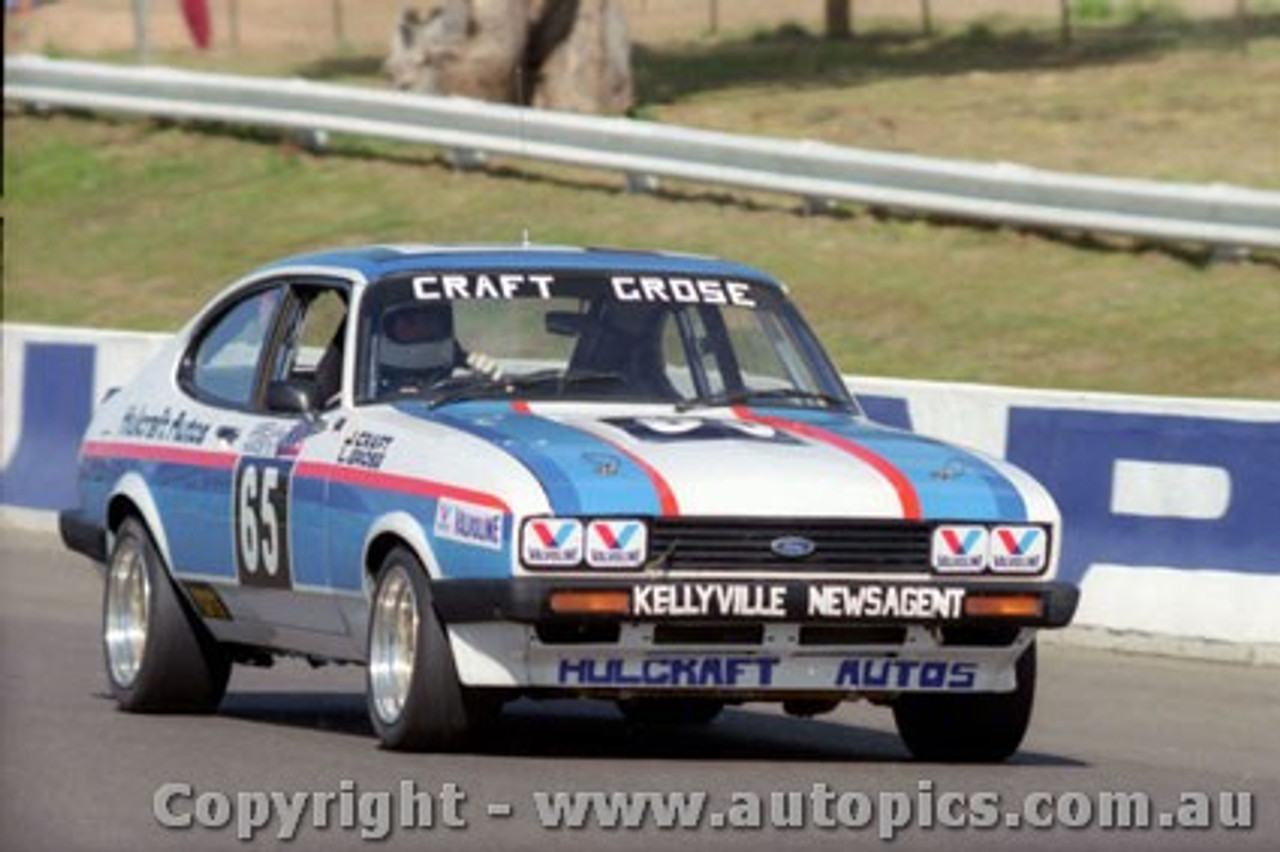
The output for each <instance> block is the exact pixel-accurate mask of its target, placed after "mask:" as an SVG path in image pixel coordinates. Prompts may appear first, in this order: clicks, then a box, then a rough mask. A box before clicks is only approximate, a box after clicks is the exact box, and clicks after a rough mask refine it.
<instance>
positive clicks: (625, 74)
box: [385, 0, 634, 114]
mask: <svg viewBox="0 0 1280 852" xmlns="http://www.w3.org/2000/svg"><path fill="white" fill-rule="evenodd" d="M385 68H386V71H387V74H388V75H389V76H390V78H391V83H392V85H393V86H395V87H396V88H399V89H405V90H409V91H416V92H426V93H429V94H440V95H460V96H463V97H471V98H479V99H482V100H487V101H497V102H501V103H522V104H529V105H533V106H537V107H541V108H544V109H554V110H570V111H574V112H591V113H607V114H619V113H624V112H626V111H627V110H628V109H629V108H630V107H631V105H632V103H633V99H634V95H633V89H632V80H631V45H630V39H629V37H628V34H627V22H626V15H625V14H624V12H623V8H622V2H621V0H443V2H441V3H439V4H438V5H436V6H435V7H434V8H432V9H431V10H429V11H427V12H425V13H424V12H420V11H418V10H417V9H406V10H405V11H404V12H403V13H402V15H401V18H400V21H399V22H398V24H397V26H396V30H395V32H394V33H393V34H392V38H391V54H390V56H389V57H388V58H387V61H386V63H385Z"/></svg>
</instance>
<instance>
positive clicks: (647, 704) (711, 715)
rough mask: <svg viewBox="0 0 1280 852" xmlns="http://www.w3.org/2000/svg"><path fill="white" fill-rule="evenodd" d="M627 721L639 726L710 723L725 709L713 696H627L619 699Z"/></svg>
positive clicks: (721, 702)
mask: <svg viewBox="0 0 1280 852" xmlns="http://www.w3.org/2000/svg"><path fill="white" fill-rule="evenodd" d="M618 709H619V710H621V711H622V715H623V716H626V717H627V721H629V722H635V723H637V724H641V725H709V724H711V723H712V722H714V721H715V720H716V718H717V717H718V716H719V715H720V711H722V710H724V702H723V701H716V700H715V699H714V698H627V699H624V700H622V701H619V702H618Z"/></svg>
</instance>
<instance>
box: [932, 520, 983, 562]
mask: <svg viewBox="0 0 1280 852" xmlns="http://www.w3.org/2000/svg"><path fill="white" fill-rule="evenodd" d="M990 537H991V536H990V534H989V533H988V532H987V528H986V527H966V526H956V525H950V524H949V525H947V526H943V527H938V528H937V529H935V530H934V531H933V547H932V548H931V550H932V563H933V570H935V571H937V572H938V573H939V574H981V573H982V571H983V569H984V568H986V567H987V557H988V554H989V548H988V541H989V540H990Z"/></svg>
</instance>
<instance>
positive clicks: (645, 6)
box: [5, 0, 1236, 55]
mask: <svg viewBox="0 0 1280 852" xmlns="http://www.w3.org/2000/svg"><path fill="white" fill-rule="evenodd" d="M133 5H134V4H133V2H132V0H75V2H71V0H61V2H53V3H49V4H47V5H42V6H38V7H37V8H35V9H34V10H32V11H29V12H25V13H21V14H15V15H10V16H9V20H8V27H7V28H6V34H5V45H6V48H7V49H8V50H9V51H11V52H13V51H34V52H55V53H56V52H70V53H77V54H94V53H103V52H109V51H132V50H133V49H134V47H135V44H136V41H135V23H134V13H133ZM406 5H418V6H421V7H429V6H431V5H432V3H431V1H430V0H420V2H418V3H416V4H415V3H413V2H409V0H329V2H321V1H320V0H210V12H211V15H212V18H213V28H214V47H213V50H214V51H219V52H220V51H230V50H233V49H234V48H235V47H236V45H235V44H234V42H233V29H238V34H239V47H240V49H245V50H260V49H283V50H291V51H299V52H303V53H305V54H307V55H311V54H316V53H325V52H329V51H332V50H333V49H334V47H335V46H340V45H342V46H347V47H351V48H355V49H359V50H370V49H375V50H381V49H383V46H384V45H386V44H387V42H388V41H389V39H390V35H391V28H392V27H393V26H394V22H395V20H396V16H397V13H398V11H399V9H400V8H401V7H403V6H406ZM1113 5H1114V7H1115V8H1117V9H1121V8H1123V4H1122V3H1121V2H1119V0H1117V2H1116V3H1114V4H1113ZM1235 5H1236V0H1181V2H1178V3H1175V4H1174V6H1175V7H1176V8H1177V9H1178V10H1179V11H1180V12H1182V13H1183V14H1187V15H1194V16H1209V15H1221V16H1226V15H1231V14H1233V12H1234V9H1235ZM626 6H627V16H628V20H629V22H630V26H631V30H632V33H633V37H634V38H635V40H636V41H639V42H645V43H662V42H672V41H688V40H691V39H696V38H700V37H703V36H705V35H706V34H707V33H708V31H709V30H710V29H711V28H712V26H713V24H714V26H715V27H716V28H717V29H718V30H719V31H721V32H750V31H751V30H754V29H766V28H773V27H776V26H778V25H779V24H782V23H785V22H788V21H794V22H796V23H799V24H802V25H804V26H805V27H809V28H812V29H817V28H819V27H820V26H821V24H822V10H823V3H822V0H807V2H794V0H792V2H788V3H779V2H778V0H627V3H626ZM149 7H150V17H149V19H148V22H147V24H148V26H147V32H148V40H149V44H150V47H151V49H152V51H154V52H155V53H156V54H163V53H165V52H170V51H187V50H190V51H194V50H195V48H194V46H193V45H192V43H191V38H190V36H189V35H188V33H187V29H186V26H185V24H184V23H183V20H182V14H181V11H180V4H179V3H178V0H150V3H149ZM853 8H854V21H855V28H856V27H857V26H858V24H859V22H871V21H874V22H875V23H876V25H881V24H882V23H883V22H886V21H899V22H902V24H903V25H907V26H910V25H914V23H915V22H918V21H919V11H920V8H921V7H920V5H919V4H917V3H910V2H903V0H855V2H854V6H853ZM931 8H932V11H933V17H934V19H935V20H937V21H952V22H956V21H967V20H976V19H978V18H981V17H983V16H988V15H1007V16H1017V17H1023V18H1040V19H1054V18H1056V17H1057V16H1058V10H1059V2H1058V0H933V2H932V4H931ZM233 13H234V14H238V16H239V26H238V28H233V26H232V19H233V16H234V14H233Z"/></svg>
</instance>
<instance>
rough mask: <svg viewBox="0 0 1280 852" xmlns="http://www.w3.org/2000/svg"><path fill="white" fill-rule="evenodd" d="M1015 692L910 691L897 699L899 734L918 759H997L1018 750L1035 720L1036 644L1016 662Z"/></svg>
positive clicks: (952, 760) (894, 706)
mask: <svg viewBox="0 0 1280 852" xmlns="http://www.w3.org/2000/svg"><path fill="white" fill-rule="evenodd" d="M1016 671H1017V679H1018V685H1017V686H1016V687H1015V688H1014V690H1013V691H1012V692H987V693H977V694H973V695H957V694H951V693H909V694H905V695H902V696H900V697H899V698H898V700H897V701H895V702H894V704H893V718H894V721H896V722H897V724H898V733H899V734H900V735H901V736H902V740H903V742H905V743H906V745H907V749H908V750H910V752H911V754H912V756H913V757H915V758H916V759H917V760H927V761H939V762H943V763H996V762H999V761H1001V760H1004V759H1005V758H1007V757H1009V756H1010V755H1011V754H1013V753H1014V752H1015V751H1017V750H1018V746H1019V745H1021V744H1022V738H1023V736H1024V735H1025V734H1026V732H1027V726H1028V725H1029V724H1030V722H1031V708H1032V704H1033V703H1034V699H1035V692H1036V646H1035V644H1034V643H1033V644H1031V645H1030V646H1029V647H1028V648H1027V650H1026V651H1024V652H1023V653H1022V656H1021V657H1019V658H1018V663H1017V669H1016Z"/></svg>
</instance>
